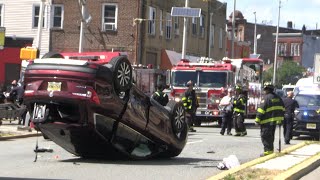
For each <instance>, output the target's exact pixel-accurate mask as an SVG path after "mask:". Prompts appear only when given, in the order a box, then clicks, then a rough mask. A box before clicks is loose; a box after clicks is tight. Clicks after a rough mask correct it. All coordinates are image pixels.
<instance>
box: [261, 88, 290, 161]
mask: <svg viewBox="0 0 320 180" xmlns="http://www.w3.org/2000/svg"><path fill="white" fill-rule="evenodd" d="M273 89H274V87H273V85H271V84H266V85H265V86H264V90H265V92H266V94H265V96H264V98H263V99H262V101H261V103H260V105H259V107H258V109H257V116H256V120H255V121H256V123H258V124H260V125H261V131H260V135H261V141H262V144H263V146H264V153H263V156H265V155H269V154H272V153H273V150H274V146H273V143H274V134H275V130H276V125H277V124H281V123H282V121H283V116H284V104H283V101H282V99H281V98H280V97H279V96H278V95H276V94H275V93H274V92H273Z"/></svg>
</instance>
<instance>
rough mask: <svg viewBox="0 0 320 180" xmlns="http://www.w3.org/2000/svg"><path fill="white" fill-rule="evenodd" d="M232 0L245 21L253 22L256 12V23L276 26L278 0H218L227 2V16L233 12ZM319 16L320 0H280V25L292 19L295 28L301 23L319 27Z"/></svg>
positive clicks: (300, 25)
mask: <svg viewBox="0 0 320 180" xmlns="http://www.w3.org/2000/svg"><path fill="white" fill-rule="evenodd" d="M234 1H236V10H239V11H241V12H242V14H243V16H244V18H245V19H247V22H251V23H254V12H256V18H257V24H265V23H266V22H267V24H268V25H274V26H277V23H278V11H279V0H220V2H226V3H227V18H229V15H230V14H231V13H232V12H233V8H234ZM319 17H320V0H281V8H280V22H279V24H280V27H287V22H288V21H292V23H293V28H295V29H302V26H303V25H305V26H306V28H307V30H311V29H316V28H317V29H320V18H319ZM317 23H318V25H317Z"/></svg>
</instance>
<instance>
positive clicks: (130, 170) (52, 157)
mask: <svg viewBox="0 0 320 180" xmlns="http://www.w3.org/2000/svg"><path fill="white" fill-rule="evenodd" d="M247 122H249V124H247V125H248V126H247V127H248V129H247V131H248V135H247V136H245V137H235V136H226V135H225V136H221V135H220V134H219V132H220V128H218V127H217V126H203V127H196V128H195V129H196V130H197V132H194V133H190V134H189V140H188V143H187V146H186V147H185V149H184V150H183V152H182V153H181V154H180V155H179V156H178V157H176V158H172V159H152V160H144V161H131V160H118V161H111V160H98V159H82V158H79V157H75V156H73V155H72V154H70V153H68V152H66V151H65V150H63V149H62V148H60V147H59V146H57V145H56V144H54V143H53V142H52V141H47V140H44V139H43V138H42V137H40V138H39V147H43V148H52V149H53V152H52V153H48V152H47V153H39V154H38V160H37V162H33V161H34V159H35V153H34V152H33V149H34V148H35V144H36V139H37V138H36V137H32V138H24V139H13V140H6V141H0V144H1V148H0V162H1V163H0V169H1V171H0V177H12V178H40V179H130V180H135V179H155V180H157V179H166V180H167V179H190V180H191V179H192V180H195V179H206V178H208V177H210V176H212V175H216V174H218V173H220V172H221V170H219V169H217V168H216V165H217V164H218V163H219V162H220V161H222V159H223V158H225V157H228V156H229V155H231V154H234V155H236V156H237V158H238V159H239V161H240V163H245V162H248V161H250V160H253V159H255V158H257V157H259V154H260V153H261V152H262V151H263V147H262V144H261V140H260V136H259V132H260V130H259V127H257V126H253V124H252V123H250V121H247ZM276 134H277V136H278V132H276ZM299 142H301V141H300V140H292V141H291V145H293V144H297V143H299ZM291 145H283V143H282V148H283V149H284V148H286V147H288V146H291ZM275 147H276V148H277V147H278V138H277V139H276V140H275Z"/></svg>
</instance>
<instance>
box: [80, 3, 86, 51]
mask: <svg viewBox="0 0 320 180" xmlns="http://www.w3.org/2000/svg"><path fill="white" fill-rule="evenodd" d="M79 4H80V5H81V25H80V40H79V53H81V52H82V51H83V35H84V25H85V20H84V18H83V17H84V14H85V9H86V7H85V6H86V0H79Z"/></svg>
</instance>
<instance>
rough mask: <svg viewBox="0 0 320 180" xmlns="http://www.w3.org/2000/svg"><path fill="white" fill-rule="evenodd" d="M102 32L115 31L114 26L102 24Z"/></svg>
mask: <svg viewBox="0 0 320 180" xmlns="http://www.w3.org/2000/svg"><path fill="white" fill-rule="evenodd" d="M104 30H105V31H115V30H116V26H115V24H104Z"/></svg>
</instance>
